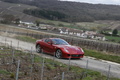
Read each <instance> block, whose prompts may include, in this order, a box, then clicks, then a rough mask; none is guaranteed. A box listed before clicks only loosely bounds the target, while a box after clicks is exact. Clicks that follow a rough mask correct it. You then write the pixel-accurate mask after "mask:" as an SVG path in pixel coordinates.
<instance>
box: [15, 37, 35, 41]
mask: <svg viewBox="0 0 120 80" xmlns="http://www.w3.org/2000/svg"><path fill="white" fill-rule="evenodd" d="M15 38H16V39H18V40H22V41H26V42H31V43H35V42H36V40H37V39H35V38H32V37H29V36H16V37H15Z"/></svg>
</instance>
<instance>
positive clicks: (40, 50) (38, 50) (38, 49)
mask: <svg viewBox="0 0 120 80" xmlns="http://www.w3.org/2000/svg"><path fill="white" fill-rule="evenodd" d="M36 52H37V53H41V52H42V48H41V46H40V45H39V44H38V45H37V46H36Z"/></svg>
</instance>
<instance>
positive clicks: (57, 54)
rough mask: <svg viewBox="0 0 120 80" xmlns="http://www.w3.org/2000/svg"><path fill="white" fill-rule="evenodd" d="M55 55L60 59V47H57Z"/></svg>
mask: <svg viewBox="0 0 120 80" xmlns="http://www.w3.org/2000/svg"><path fill="white" fill-rule="evenodd" d="M55 57H56V58H58V59H60V58H62V51H61V50H60V49H58V50H57V51H56V52H55Z"/></svg>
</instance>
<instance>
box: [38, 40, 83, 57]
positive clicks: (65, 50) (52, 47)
mask: <svg viewBox="0 0 120 80" xmlns="http://www.w3.org/2000/svg"><path fill="white" fill-rule="evenodd" d="M42 51H43V52H45V53H49V54H52V55H55V57H57V58H83V56H84V51H83V49H82V48H80V47H77V46H72V45H70V44H69V43H67V42H66V41H65V40H63V39H60V38H45V39H41V40H37V41H36V52H38V53H41V52H42Z"/></svg>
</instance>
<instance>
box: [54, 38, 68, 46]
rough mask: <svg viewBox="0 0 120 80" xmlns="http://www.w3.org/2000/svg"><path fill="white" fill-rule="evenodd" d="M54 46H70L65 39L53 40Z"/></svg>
mask: <svg viewBox="0 0 120 80" xmlns="http://www.w3.org/2000/svg"><path fill="white" fill-rule="evenodd" d="M52 42H53V44H55V45H69V44H68V43H67V42H66V41H65V40H63V39H52Z"/></svg>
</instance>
